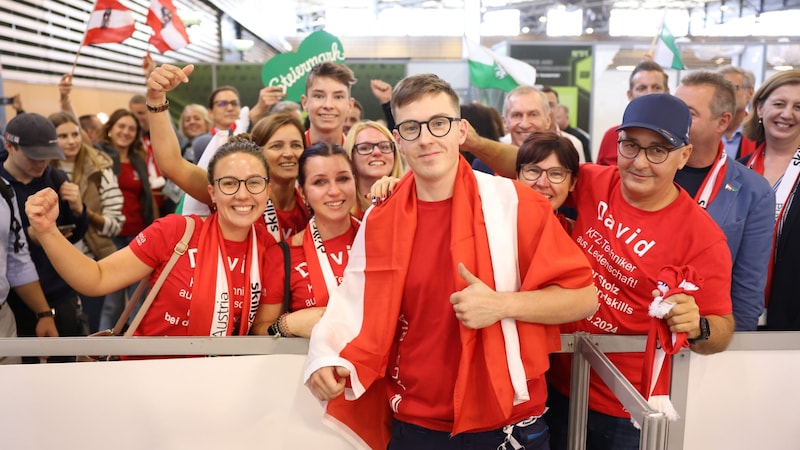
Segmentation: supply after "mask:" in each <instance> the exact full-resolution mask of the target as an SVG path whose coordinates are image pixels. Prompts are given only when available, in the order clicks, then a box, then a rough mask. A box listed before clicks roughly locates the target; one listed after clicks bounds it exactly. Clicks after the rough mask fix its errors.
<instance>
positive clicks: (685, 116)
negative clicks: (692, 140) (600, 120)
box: [616, 94, 692, 147]
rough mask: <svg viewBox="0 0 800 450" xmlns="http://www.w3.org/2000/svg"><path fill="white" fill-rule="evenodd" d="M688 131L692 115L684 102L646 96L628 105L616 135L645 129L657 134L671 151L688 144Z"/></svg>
mask: <svg viewBox="0 0 800 450" xmlns="http://www.w3.org/2000/svg"><path fill="white" fill-rule="evenodd" d="M691 127H692V113H691V112H689V107H688V106H686V103H684V102H683V100H681V99H679V98H678V97H675V96H674V95H671V94H647V95H643V96H641V97H637V98H635V99H633V100H631V102H630V103H628V107H627V108H625V113H624V114H623V115H622V125H620V126H619V127H618V128H617V130H616V131H618V132H619V131H622V130H624V129H626V128H644V129H647V130H650V131H654V132H656V133H658V134H659V135H661V136H662V137H663V138H664V139H666V140H667V142H669V143H670V144H672V146H673V147H681V146H684V145H686V144H688V143H689V129H690V128H691Z"/></svg>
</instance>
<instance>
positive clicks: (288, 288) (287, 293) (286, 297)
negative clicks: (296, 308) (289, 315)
mask: <svg viewBox="0 0 800 450" xmlns="http://www.w3.org/2000/svg"><path fill="white" fill-rule="evenodd" d="M278 245H280V246H281V250H283V312H289V303H290V302H291V300H292V283H291V280H290V279H289V277H290V275H291V273H290V271H291V263H292V257H291V256H290V255H289V244H287V243H286V241H279V242H278Z"/></svg>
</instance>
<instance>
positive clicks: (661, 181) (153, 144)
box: [0, 60, 800, 450]
mask: <svg viewBox="0 0 800 450" xmlns="http://www.w3.org/2000/svg"><path fill="white" fill-rule="evenodd" d="M193 71H194V66H193V65H191V64H190V65H187V66H184V67H178V66H174V65H169V64H164V65H161V66H155V65H154V64H148V65H147V67H146V76H147V80H146V86H145V88H146V90H145V92H144V93H143V94H142V95H136V96H134V97H133V98H132V99H131V101H130V103H129V104H128V107H127V108H120V109H118V110H116V111H114V112H113V113H112V114H111V115H110V117H109V118H108V120H107V121H106V122H105V123H103V124H98V123H97V122H98V121H97V120H96V119H97V117H96V116H92V115H90V114H89V115H87V114H83V115H79V114H78V113H77V111H75V110H74V108H73V106H72V103H71V100H70V95H71V88H72V79H71V77H70V76H69V75H65V76H64V77H62V79H61V81H60V83H59V94H60V97H59V103H58V107H56V108H54V111H57V112H53V113H52V114H50V115H49V116H47V117H45V116H41V115H39V114H35V113H25V112H20V113H19V114H18V115H17V116H16V117H14V118H13V119H12V120H11V121H10V122H9V123H8V125H7V126H6V131H5V134H4V146H5V149H4V150H5V154H4V155H3V156H2V164H0V178H2V181H0V188H2V189H0V191H2V193H3V197H4V198H5V201H1V202H0V210H2V212H1V213H0V240H2V242H3V245H2V246H0V248H2V250H0V256H1V257H2V258H0V261H2V263H0V267H3V271H4V276H3V277H0V298H3V299H7V300H6V301H4V302H2V303H0V333H2V335H3V336H6V337H13V336H85V335H87V334H89V333H91V332H95V331H98V330H102V329H105V328H111V327H113V326H114V325H115V323H116V322H117V321H118V320H119V317H120V316H121V315H122V310H123V308H124V307H125V305H126V304H127V303H128V302H131V301H133V302H136V301H137V300H138V299H135V298H133V290H134V287H135V286H136V284H137V282H138V281H140V280H144V281H143V282H145V283H149V284H150V285H154V287H153V295H154V300H153V302H152V304H150V305H147V306H146V307H142V308H141V309H140V310H139V311H138V312H136V319H131V320H129V324H131V325H130V326H131V332H132V333H133V334H134V335H138V336H234V335H248V334H251V335H273V336H276V337H294V336H298V337H304V338H310V344H309V355H308V360H307V363H306V370H305V373H304V381H305V382H306V384H307V385H308V387H309V388H310V389H311V392H312V393H313V394H314V395H315V396H316V397H317V398H319V399H320V400H324V401H327V414H329V415H331V416H333V417H334V418H335V419H336V422H337V423H338V424H340V425H341V426H342V427H345V428H347V429H349V430H350V431H352V433H350V435H351V436H355V439H356V441H359V442H361V443H362V444H363V445H366V446H368V447H371V448H389V449H392V450H397V449H412V448H413V449H427V448H430V449H433V448H436V449H440V448H444V449H449V448H452V449H456V448H467V447H469V448H473V447H474V448H490V447H491V448H500V447H503V446H508V447H507V448H522V447H524V448H541V449H546V448H554V449H564V448H566V445H567V416H568V404H569V396H570V382H569V378H570V371H571V358H570V356H569V355H568V354H556V353H555V351H557V350H558V349H559V345H560V338H559V336H560V333H573V332H577V331H584V332H589V333H594V334H616V335H648V342H650V341H651V340H658V345H659V346H672V345H678V346H680V345H684V346H688V347H689V348H690V349H691V350H692V351H694V352H697V353H700V354H713V353H717V352H721V351H723V350H725V348H726V347H727V346H728V344H729V342H730V340H731V338H732V336H733V333H734V332H735V331H756V330H759V329H765V330H800V306H797V305H796V302H793V301H792V300H791V298H792V292H793V289H792V285H791V279H792V272H793V270H792V269H793V268H794V267H795V259H796V256H795V255H798V254H800V248H798V247H800V234H799V235H798V236H795V234H798V233H797V232H793V229H794V227H795V226H796V225H798V223H800V206H797V205H794V204H793V198H794V195H795V192H796V188H797V184H798V177H799V176H800V166H798V165H796V161H797V160H798V159H800V70H788V71H785V72H779V73H777V74H775V75H773V76H772V77H770V78H769V79H767V80H765V81H764V83H763V84H762V85H761V86H760V87H756V86H755V78H754V77H753V75H752V74H751V73H750V72H748V71H746V70H744V69H741V68H738V67H733V66H727V67H723V68H721V69H720V70H719V71H717V72H709V71H695V72H691V73H688V74H687V75H685V76H683V77H682V78H681V79H680V80H679V82H678V86H677V88H676V89H675V90H674V92H673V93H669V86H668V79H667V74H666V73H665V72H664V70H663V69H662V68H661V67H660V66H659V65H658V64H656V63H654V62H652V61H649V60H646V61H643V62H642V63H640V64H639V65H638V66H637V67H636V68H635V69H634V70H633V72H632V74H631V77H630V86H629V90H628V92H627V95H628V99H629V104H628V106H627V108H626V109H625V112H624V114H623V116H622V118H621V122H620V125H618V126H615V127H612V128H611V129H609V130H608V131H607V132H606V133H605V135H604V136H603V137H602V140H598V141H599V142H600V144H599V152H598V153H597V158H595V160H596V161H597V163H592V162H591V160H592V154H591V151H590V150H591V148H590V142H591V140H590V137H589V135H588V134H587V133H586V132H584V131H583V130H580V129H578V128H577V127H575V126H573V125H572V124H570V122H569V109H568V107H567V106H565V105H561V104H559V99H558V92H556V90H554V89H552V88H550V87H548V86H545V87H543V88H541V89H540V88H537V87H534V86H520V87H517V88H516V89H514V90H512V91H511V92H509V93H508V94H507V95H506V97H505V101H504V103H503V107H502V111H497V110H495V109H493V108H491V107H487V106H485V105H480V104H460V101H459V97H458V95H457V94H456V92H455V91H454V90H453V88H452V87H451V86H450V84H449V83H447V82H446V81H445V80H443V79H441V78H439V77H438V76H436V75H434V74H421V75H412V76H408V77H406V78H404V79H403V80H401V81H400V82H399V83H397V85H395V86H394V87H392V86H391V85H389V84H388V83H385V82H383V81H381V80H371V82H370V86H371V89H372V92H373V93H374V95H375V97H376V99H377V100H378V102H379V103H380V104H381V106H382V111H383V114H384V117H376V118H369V117H364V109H363V107H362V106H361V103H359V102H358V101H357V100H356V99H355V98H353V97H352V96H351V88H352V86H353V84H355V83H356V82H357V80H356V78H355V76H354V74H353V72H352V71H351V70H350V69H349V68H348V67H347V66H346V65H344V64H340V63H335V62H324V63H321V64H319V65H317V66H315V67H314V68H313V69H312V70H311V71H310V72H309V74H308V76H307V78H306V85H305V88H306V89H305V94H304V95H303V96H302V99H301V101H300V102H299V105H298V104H297V103H293V102H289V101H287V100H286V99H285V98H284V97H285V94H284V93H283V91H282V90H281V89H276V88H274V87H267V88H264V89H262V90H261V91H260V92H259V93H258V100H257V103H256V104H255V105H254V106H253V107H252V108H248V107H246V106H244V105H242V103H241V100H240V95H239V92H238V90H237V89H236V87H234V86H222V87H218V88H216V89H215V90H214V91H213V92H211V93H210V95H209V99H208V103H207V105H206V106H203V105H200V104H196V103H194V104H189V105H187V106H186V107H185V108H184V109H183V111H182V112H181V115H180V119H179V121H178V122H177V123H176V122H174V121H173V120H172V118H171V116H170V113H169V108H170V103H169V100H168V96H169V93H170V92H171V91H172V90H173V89H175V88H176V87H178V86H179V85H181V84H183V83H191V76H192V73H193ZM54 103H55V102H54ZM20 109H21V107H20ZM300 111H302V114H300ZM304 115H305V119H306V120H307V122H306V124H304V123H303V121H302V119H303V116H304ZM483 172H488V173H483ZM6 209H7V210H8V211H6ZM181 214H183V215H185V216H186V218H184V217H181ZM798 226H800V225H798ZM187 227H189V228H188V230H187ZM184 233H187V234H188V240H187V249H186V252H185V253H184V254H183V256H180V257H178V258H177V260H175V259H174V257H173V252H174V249H175V248H176V244H177V243H178V242H179V241H181V239H182V236H183V235H184ZM175 261H177V262H175ZM173 263H174V267H173ZM162 272H163V273H168V276H167V277H166V279H165V281H164V283H163V284H159V285H157V286H155V281H156V280H157V279H158V278H159V276H160V275H161V274H162ZM675 274H680V275H679V276H678V278H676V275H675ZM37 275H38V276H37ZM654 302H661V303H663V305H666V309H664V312H663V313H662V316H663V318H661V319H659V320H661V322H659V323H660V324H662V325H663V330H666V333H671V334H673V335H674V336H676V338H675V339H673V340H669V342H666V341H665V340H664V339H665V338H664V336H663V335H662V334H659V333H656V332H654V331H653V326H652V323H653V322H652V319H651V315H652V314H651V313H650V310H651V304H653V303H654ZM660 317H661V316H660ZM124 319H125V317H124V316H123V320H124ZM675 342H678V344H675ZM610 358H611V360H612V362H614V364H615V365H616V366H617V367H618V368H619V369H620V371H621V372H622V373H623V375H625V377H626V378H627V379H628V380H630V381H631V383H632V384H633V385H634V386H635V387H636V388H637V389H639V391H640V393H641V394H642V395H643V396H644V397H645V399H648V400H651V401H652V403H653V404H654V405H658V407H659V408H663V409H664V411H665V412H666V413H668V414H669V408H668V405H664V404H663V403H658V402H659V401H661V400H662V398H663V397H664V396H665V395H667V394H668V391H669V377H668V376H665V377H652V378H651V376H650V373H649V372H648V371H647V370H646V369H645V370H643V367H645V368H647V367H648V366H652V364H650V359H649V358H652V355H648V354H647V353H615V354H611V355H610ZM40 359H41V358H39V357H26V358H23V359H22V362H29V363H35V362H39V361H40ZM70 360H74V358H72V359H70V358H65V357H61V358H50V361H70ZM18 362H20V360H19V359H16V358H4V359H3V360H0V363H4V364H5V363H18ZM487 392H488V394H487ZM590 392H591V394H590V397H589V410H590V411H589V420H588V429H587V443H588V444H589V447H590V448H593V449H615V450H616V449H623V450H624V449H634V448H638V446H639V436H640V432H639V430H638V428H637V427H636V426H635V424H634V423H632V421H631V420H630V419H631V417H630V415H629V413H628V412H627V411H626V410H625V409H624V408H623V407H622V405H621V404H620V403H619V401H618V400H617V399H616V398H615V397H614V395H613V394H612V393H611V391H610V390H609V388H608V387H606V386H605V385H604V384H603V383H602V382H601V381H600V380H599V378H597V377H596V376H595V375H594V374H593V375H592V378H591V387H590ZM470 446H472V447H470ZM503 448H506V447H503Z"/></svg>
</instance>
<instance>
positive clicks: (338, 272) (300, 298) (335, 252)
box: [261, 227, 356, 311]
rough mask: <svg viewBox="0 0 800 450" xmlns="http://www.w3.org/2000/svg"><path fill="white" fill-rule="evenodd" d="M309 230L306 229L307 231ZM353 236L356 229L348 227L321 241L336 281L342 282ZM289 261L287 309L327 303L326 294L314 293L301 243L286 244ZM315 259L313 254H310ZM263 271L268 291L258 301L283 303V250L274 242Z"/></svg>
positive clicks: (311, 306)
mask: <svg viewBox="0 0 800 450" xmlns="http://www.w3.org/2000/svg"><path fill="white" fill-rule="evenodd" d="M308 232H309V230H306V233H308ZM355 236H356V228H353V227H351V228H349V229H348V230H347V232H345V233H344V234H341V235H339V236H336V237H334V238H331V239H328V240H325V241H323V244H325V252H326V253H327V256H328V261H330V265H331V270H332V271H333V275H334V276H335V277H336V282H337V284H341V282H342V276H343V275H344V269H345V267H346V266H347V261H348V260H349V257H350V246H351V245H352V244H353V239H355ZM289 254H290V257H291V263H290V266H289V267H290V268H289V273H290V276H289V285H290V287H291V290H292V299H291V302H290V303H289V308H290V309H291V310H292V311H297V310H299V309H305V308H313V307H317V306H327V305H328V296H325V297H324V298H318V297H317V296H315V294H314V289H313V286H312V285H311V278H309V276H308V263H307V262H306V257H307V256H306V254H305V252H304V251H303V246H302V245H292V246H290V247H289ZM309 256H310V257H311V258H315V257H316V254H314V255H309ZM265 259H266V262H265V263H264V264H265V269H264V270H265V272H264V273H265V274H267V275H266V277H265V278H266V282H265V284H266V289H267V294H266V295H265V296H264V297H262V299H261V303H262V304H264V303H270V304H279V303H283V287H284V280H285V271H284V262H283V250H282V249H281V247H280V246H279V245H274V246H272V248H270V249H269V250H267V255H266V257H265Z"/></svg>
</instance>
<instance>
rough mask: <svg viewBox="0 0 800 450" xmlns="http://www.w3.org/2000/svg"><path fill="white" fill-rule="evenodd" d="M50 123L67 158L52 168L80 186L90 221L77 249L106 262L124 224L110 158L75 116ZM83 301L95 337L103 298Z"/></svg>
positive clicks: (57, 117)
mask: <svg viewBox="0 0 800 450" xmlns="http://www.w3.org/2000/svg"><path fill="white" fill-rule="evenodd" d="M48 119H49V120H50V122H52V123H53V126H55V127H56V136H57V137H58V146H59V147H60V148H61V151H62V152H63V153H64V157H65V159H64V160H63V161H62V160H57V159H56V160H53V161H51V162H50V165H51V166H53V167H54V168H57V169H61V170H63V171H64V172H65V173H66V174H67V177H69V180H70V181H71V182H73V183H75V184H77V185H78V188H79V190H80V195H81V200H82V201H83V203H84V206H85V207H86V215H87V217H88V219H89V229H88V230H87V231H86V234H85V235H84V237H83V239H81V240H80V241H78V242H76V243H75V246H76V247H77V248H78V249H79V250H81V251H82V252H83V253H84V254H86V255H87V256H89V257H91V258H93V259H96V260H100V259H103V258H105V257H106V256H108V255H110V254H112V253H114V251H116V250H117V247H116V245H114V242H113V241H112V240H111V238H113V237H115V236H117V235H118V234H119V232H120V230H121V229H122V224H123V223H124V222H125V216H124V215H123V214H122V191H120V189H119V183H118V182H117V176H116V175H114V171H113V170H112V165H113V162H112V161H111V157H109V156H108V155H106V154H105V153H103V152H100V151H98V150H96V149H95V148H93V147H92V146H91V145H90V144H89V137H88V136H87V135H86V134H85V132H83V131H81V128H80V124H79V123H78V120H77V119H75V116H73V115H72V114H69V113H66V112H57V113H53V114H51V115H50V116H48ZM82 299H83V302H82V303H83V309H84V311H85V312H86V313H87V315H88V317H89V331H90V332H92V333H94V332H95V331H97V330H98V329H99V326H100V311H101V309H102V306H103V297H100V298H94V297H86V296H83V297H82Z"/></svg>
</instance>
